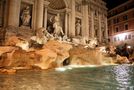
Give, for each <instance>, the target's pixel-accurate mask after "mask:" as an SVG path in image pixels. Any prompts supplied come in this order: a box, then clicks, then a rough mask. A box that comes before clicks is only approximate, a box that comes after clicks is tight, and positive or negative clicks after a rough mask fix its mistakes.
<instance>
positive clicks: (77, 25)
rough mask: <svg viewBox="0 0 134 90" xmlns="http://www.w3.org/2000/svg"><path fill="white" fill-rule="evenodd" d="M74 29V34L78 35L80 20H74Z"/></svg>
mask: <svg viewBox="0 0 134 90" xmlns="http://www.w3.org/2000/svg"><path fill="white" fill-rule="evenodd" d="M75 30H76V35H78V36H79V35H80V33H81V24H80V20H77V21H76V24H75Z"/></svg>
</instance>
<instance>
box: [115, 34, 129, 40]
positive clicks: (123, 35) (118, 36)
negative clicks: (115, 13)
mask: <svg viewBox="0 0 134 90" xmlns="http://www.w3.org/2000/svg"><path fill="white" fill-rule="evenodd" d="M126 35H128V34H127V33H122V34H118V35H116V36H115V37H116V38H119V40H120V41H124V40H125V37H126Z"/></svg>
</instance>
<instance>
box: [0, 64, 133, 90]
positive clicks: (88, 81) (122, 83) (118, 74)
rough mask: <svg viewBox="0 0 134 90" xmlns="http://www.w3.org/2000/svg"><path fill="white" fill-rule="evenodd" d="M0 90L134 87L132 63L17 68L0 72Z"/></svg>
mask: <svg viewBox="0 0 134 90" xmlns="http://www.w3.org/2000/svg"><path fill="white" fill-rule="evenodd" d="M0 90H134V66H130V65H119V66H103V67H84V68H73V69H68V70H66V71H64V72H63V71H56V70H51V71H31V70H30V71H19V72H18V73H17V74H14V75H3V74H1V75H0Z"/></svg>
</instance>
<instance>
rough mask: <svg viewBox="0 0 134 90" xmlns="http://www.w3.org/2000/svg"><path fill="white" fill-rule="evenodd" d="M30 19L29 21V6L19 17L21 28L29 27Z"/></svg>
mask: <svg viewBox="0 0 134 90" xmlns="http://www.w3.org/2000/svg"><path fill="white" fill-rule="evenodd" d="M30 19H31V16H30V8H29V6H27V7H26V8H25V9H24V10H23V12H22V15H21V20H22V26H29V25H30Z"/></svg>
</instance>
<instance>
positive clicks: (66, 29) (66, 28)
mask: <svg viewBox="0 0 134 90" xmlns="http://www.w3.org/2000/svg"><path fill="white" fill-rule="evenodd" d="M65 10H66V11H65V35H67V36H68V34H69V33H68V30H69V25H68V21H69V17H68V16H69V13H70V12H71V10H70V9H68V8H66V9H65Z"/></svg>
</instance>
